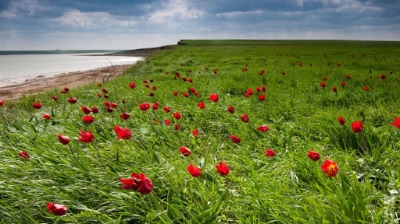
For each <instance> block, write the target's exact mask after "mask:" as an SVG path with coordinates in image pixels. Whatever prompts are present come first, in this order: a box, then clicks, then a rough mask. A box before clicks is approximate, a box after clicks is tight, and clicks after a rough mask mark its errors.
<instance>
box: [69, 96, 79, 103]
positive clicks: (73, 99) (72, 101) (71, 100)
mask: <svg viewBox="0 0 400 224" xmlns="http://www.w3.org/2000/svg"><path fill="white" fill-rule="evenodd" d="M76 101H78V100H77V99H76V98H74V97H70V98H68V102H70V103H71V104H74V103H76Z"/></svg>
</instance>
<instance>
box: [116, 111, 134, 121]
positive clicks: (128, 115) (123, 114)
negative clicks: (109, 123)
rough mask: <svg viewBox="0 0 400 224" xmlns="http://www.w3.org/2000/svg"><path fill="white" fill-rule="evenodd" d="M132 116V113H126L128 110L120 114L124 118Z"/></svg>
mask: <svg viewBox="0 0 400 224" xmlns="http://www.w3.org/2000/svg"><path fill="white" fill-rule="evenodd" d="M130 116H131V115H130V114H128V113H126V112H122V114H120V115H119V117H120V118H122V119H124V120H128V119H129V117H130Z"/></svg>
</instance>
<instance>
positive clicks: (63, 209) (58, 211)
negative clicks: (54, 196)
mask: <svg viewBox="0 0 400 224" xmlns="http://www.w3.org/2000/svg"><path fill="white" fill-rule="evenodd" d="M47 210H48V211H49V212H50V213H53V214H54V215H56V216H62V215H65V213H67V206H65V205H62V204H55V203H51V202H48V203H47Z"/></svg>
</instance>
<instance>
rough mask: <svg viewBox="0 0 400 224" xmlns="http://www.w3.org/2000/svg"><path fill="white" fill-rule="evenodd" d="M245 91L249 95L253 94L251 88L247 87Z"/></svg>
mask: <svg viewBox="0 0 400 224" xmlns="http://www.w3.org/2000/svg"><path fill="white" fill-rule="evenodd" d="M246 93H247V94H248V95H249V96H251V95H253V90H252V89H251V88H248V89H247V90H246Z"/></svg>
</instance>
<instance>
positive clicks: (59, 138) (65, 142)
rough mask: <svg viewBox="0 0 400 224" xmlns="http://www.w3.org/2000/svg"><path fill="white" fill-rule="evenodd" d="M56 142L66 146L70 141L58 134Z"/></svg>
mask: <svg viewBox="0 0 400 224" xmlns="http://www.w3.org/2000/svg"><path fill="white" fill-rule="evenodd" d="M58 140H59V141H60V142H61V143H62V144H63V145H67V144H68V143H69V141H70V139H69V137H67V136H64V135H61V134H58Z"/></svg>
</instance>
